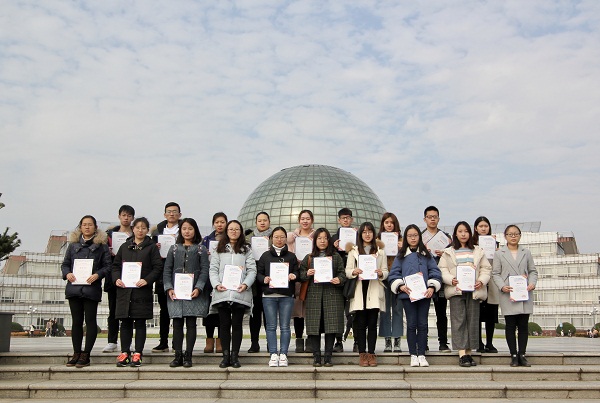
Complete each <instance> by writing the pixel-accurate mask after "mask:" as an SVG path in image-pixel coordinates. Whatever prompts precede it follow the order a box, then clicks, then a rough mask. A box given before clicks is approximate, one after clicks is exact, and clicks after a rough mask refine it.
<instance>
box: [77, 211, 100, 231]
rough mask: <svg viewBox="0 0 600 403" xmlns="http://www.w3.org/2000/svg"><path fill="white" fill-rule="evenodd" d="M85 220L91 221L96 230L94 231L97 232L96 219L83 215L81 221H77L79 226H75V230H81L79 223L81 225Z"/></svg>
mask: <svg viewBox="0 0 600 403" xmlns="http://www.w3.org/2000/svg"><path fill="white" fill-rule="evenodd" d="M86 218H89V219H90V220H92V221H93V223H94V228H95V229H96V231H98V223H97V222H96V219H95V218H94V216H92V215H89V214H88V215H84V216H83V217H81V220H79V224H78V225H77V229H78V230H81V223H83V220H85V219H86Z"/></svg>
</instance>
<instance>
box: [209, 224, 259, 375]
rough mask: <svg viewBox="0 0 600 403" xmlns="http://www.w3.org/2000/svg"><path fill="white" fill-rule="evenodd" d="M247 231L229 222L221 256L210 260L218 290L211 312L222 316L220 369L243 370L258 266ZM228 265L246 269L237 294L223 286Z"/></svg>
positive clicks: (215, 291)
mask: <svg viewBox="0 0 600 403" xmlns="http://www.w3.org/2000/svg"><path fill="white" fill-rule="evenodd" d="M243 231H244V228H243V227H242V224H240V222H239V221H237V220H231V221H229V222H228V223H227V226H226V227H225V234H224V236H223V238H221V240H220V241H219V245H218V246H217V253H214V254H213V256H212V258H211V260H210V282H211V284H212V285H213V287H214V291H213V299H212V302H211V305H210V308H211V311H215V310H216V311H217V312H218V313H219V324H220V325H219V335H220V336H221V340H222V343H223V360H222V361H221V363H220V364H219V367H220V368H227V367H229V366H231V367H233V368H239V367H241V364H240V359H239V353H240V346H241V345H242V337H243V328H242V321H243V320H244V314H245V313H247V312H248V313H250V312H251V311H252V291H251V290H250V287H251V286H252V283H254V280H255V279H256V262H255V261H254V258H253V257H252V250H251V248H250V245H248V244H247V243H246V240H245V238H244V235H243V234H244V232H243ZM226 265H235V266H240V267H241V268H242V275H241V279H240V285H239V286H238V287H237V289H235V290H228V289H227V288H226V287H225V286H223V285H222V282H223V276H224V274H225V266H226Z"/></svg>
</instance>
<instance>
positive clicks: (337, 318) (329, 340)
mask: <svg viewBox="0 0 600 403" xmlns="http://www.w3.org/2000/svg"><path fill="white" fill-rule="evenodd" d="M288 239H289V238H288ZM319 257H325V258H329V259H330V260H331V270H332V271H331V273H330V275H331V280H330V281H329V282H317V281H316V279H315V259H316V258H319ZM300 281H308V290H307V292H306V334H308V338H309V340H308V342H307V344H310V345H311V348H312V350H313V359H314V361H313V366H315V367H320V366H321V333H325V359H324V365H325V366H326V367H331V366H333V363H332V362H331V354H332V353H333V343H334V342H335V336H336V334H340V333H342V332H343V331H344V294H343V292H342V291H343V284H344V282H345V281H346V272H345V270H344V262H343V261H342V258H341V257H340V255H339V254H338V253H337V252H336V251H335V249H334V247H333V242H331V235H330V234H329V231H327V230H326V229H325V228H319V229H318V230H316V231H315V233H314V239H313V250H312V253H310V254H308V255H306V256H305V257H304V259H303V260H302V263H301V264H300Z"/></svg>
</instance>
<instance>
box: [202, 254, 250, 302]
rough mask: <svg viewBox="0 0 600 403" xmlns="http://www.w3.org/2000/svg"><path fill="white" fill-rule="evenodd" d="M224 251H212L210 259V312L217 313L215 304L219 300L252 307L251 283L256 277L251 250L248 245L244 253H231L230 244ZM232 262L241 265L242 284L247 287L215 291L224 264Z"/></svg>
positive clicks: (221, 275)
mask: <svg viewBox="0 0 600 403" xmlns="http://www.w3.org/2000/svg"><path fill="white" fill-rule="evenodd" d="M226 250H227V251H226V252H224V253H213V254H212V255H211V260H210V283H211V284H212V286H213V287H214V288H213V292H212V302H211V303H210V313H217V309H216V307H215V305H216V304H219V303H221V302H237V303H238V304H242V305H245V306H247V307H248V309H251V308H252V288H251V287H252V284H253V283H254V280H255V279H256V261H255V260H254V257H252V250H251V249H250V248H249V247H248V248H247V250H246V253H233V250H232V248H231V245H229V244H227V245H226ZM227 264H232V265H235V266H242V267H244V268H245V270H244V271H243V272H242V284H246V286H247V287H248V288H246V291H244V292H237V291H235V290H226V291H217V286H218V285H220V284H221V282H222V281H223V273H224V271H225V265H227Z"/></svg>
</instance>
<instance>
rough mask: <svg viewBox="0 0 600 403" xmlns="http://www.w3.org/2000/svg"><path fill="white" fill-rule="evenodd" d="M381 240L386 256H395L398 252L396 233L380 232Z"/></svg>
mask: <svg viewBox="0 0 600 403" xmlns="http://www.w3.org/2000/svg"><path fill="white" fill-rule="evenodd" d="M381 242H383V243H384V244H385V249H384V250H385V254H386V256H396V255H397V254H398V234H396V233H395V232H382V233H381Z"/></svg>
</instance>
